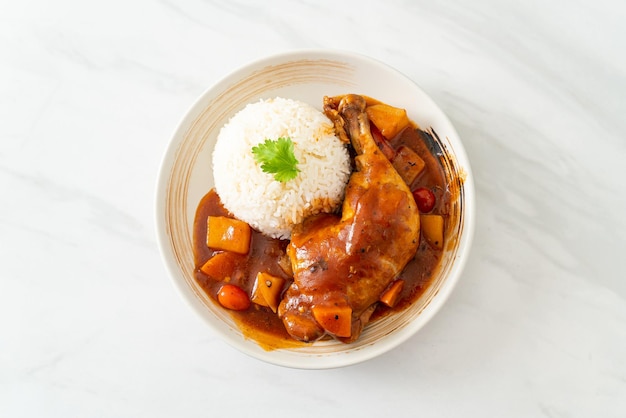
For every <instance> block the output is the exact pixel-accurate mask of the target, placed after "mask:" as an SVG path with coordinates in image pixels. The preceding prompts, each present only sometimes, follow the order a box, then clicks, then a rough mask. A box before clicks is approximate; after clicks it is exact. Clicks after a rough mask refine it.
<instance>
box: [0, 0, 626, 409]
mask: <svg viewBox="0 0 626 418" xmlns="http://www.w3.org/2000/svg"><path fill="white" fill-rule="evenodd" d="M362 3H364V4H362ZM625 20H626V4H625V3H624V2H623V1H621V0H612V1H608V0H607V1H604V0H600V1H597V0H596V1H591V0H582V1H567V2H566V1H561V2H548V1H543V0H541V1H527V2H519V1H505V2H502V1H496V0H491V1H490V0H477V1H473V2H469V1H468V2H464V1H453V2H445V3H444V2H433V1H408V0H407V1H398V0H386V1H385V2H374V1H372V2H361V1H326V0H315V1H294V0H283V1H276V2H253V1H232V2H229V1H226V0H222V1H200V0H190V1H174V0H161V1H147V0H144V1H122V0H110V1H107V2H88V1H67V0H60V1H44V0H33V1H8V0H3V1H0V63H1V65H0V187H1V191H2V204H0V261H1V270H0V272H1V273H0V275H1V277H0V416H2V417H44V416H45V417H137V416H150V417H171V416H184V417H206V416H212V417H218V416H244V415H245V416H254V415H253V414H259V413H262V414H263V416H287V414H290V415H293V413H294V412H296V413H297V415H296V416H339V414H340V413H341V414H348V413H349V416H392V415H390V412H389V411H393V415H399V416H430V417H461V416H463V417H491V416H494V417H495V416H506V417H592V416H593V417H596V416H602V417H623V416H626V303H625V302H626V278H625V277H624V276H625V275H624V271H625V270H626V261H625V260H626V254H625V250H626V216H625V213H626V186H625V185H624V177H625V175H626V168H625V167H626V162H625V161H626V116H625V115H626V53H625V51H626V25H625V24H624V21H625ZM326 47H333V48H340V49H346V50H350V51H354V52H359V53H364V54H367V55H370V56H372V57H374V58H377V59H380V60H382V61H385V62H386V63H388V64H390V65H392V66H394V67H396V68H398V69H399V70H400V71H402V72H404V73H405V74H407V75H408V76H410V77H411V78H412V79H414V80H415V81H416V82H417V83H418V84H419V85H420V86H421V87H422V88H423V89H424V90H425V91H426V92H427V93H429V94H430V95H431V96H432V97H433V98H434V99H435V100H436V101H437V102H438V103H439V104H440V106H441V107H442V108H443V110H444V111H445V112H446V113H447V114H448V115H449V117H450V118H451V120H452V121H453V123H454V124H455V125H456V127H457V129H458V131H459V133H460V135H461V137H462V138H463V140H464V141H465V144H466V148H467V151H468V154H469V156H470V158H471V160H472V162H473V169H474V174H475V179H476V187H477V192H478V221H477V229H476V236H475V245H474V249H473V252H472V255H471V259H470V261H469V263H468V265H467V268H466V271H465V274H464V276H463V277H462V279H461V281H460V283H459V285H458V287H457V289H456V290H455V292H454V294H453V295H452V297H451V299H450V300H449V302H448V304H447V305H446V306H445V307H444V309H443V310H442V311H440V313H439V314H438V315H437V316H436V318H435V319H434V320H433V321H432V322H431V323H429V324H428V325H427V326H426V327H425V328H424V329H423V330H422V331H421V332H420V333H419V334H418V335H416V336H415V337H413V338H412V339H410V340H409V341H408V342H406V343H405V344H403V345H402V346H400V347H399V348H397V349H396V350H394V351H392V352H390V353H388V354H386V355H384V356H382V357H380V358H377V359H374V360H371V361H369V362H366V363H363V364H360V365H356V366H352V367H348V368H342V369H335V370H327V371H302V370H291V369H285V368H281V367H277V366H272V365H268V364H265V363H262V362H259V361H257V360H254V359H252V358H249V357H247V356H245V355H243V354H241V353H239V352H238V351H236V350H234V349H233V348H231V347H230V346H228V345H226V344H225V343H223V342H221V341H220V340H218V339H217V338H215V337H214V336H213V335H212V334H211V333H210V332H209V330H208V329H207V328H206V326H205V324H204V323H202V322H201V321H200V320H199V319H198V318H197V317H196V316H195V314H194V313H193V312H192V311H191V310H190V309H189V308H188V307H187V306H186V305H185V304H184V303H183V301H182V300H181V298H180V297H179V296H178V295H177V294H176V292H175V291H174V288H173V286H172V284H171V283H170V281H169V278H168V277H167V274H166V271H165V268H164V266H163V264H162V262H161V260H160V258H159V252H158V249H157V245H156V238H155V231H154V226H153V224H154V216H153V207H154V189H155V182H156V176H157V171H158V168H159V163H160V159H161V156H162V154H163V152H164V151H165V147H166V144H167V142H168V139H169V136H170V134H171V133H172V132H173V130H174V128H175V126H176V124H177V123H178V121H179V119H180V118H181V117H182V115H183V113H184V112H185V110H186V109H187V108H188V106H190V104H191V103H192V102H193V101H194V100H195V98H196V97H198V96H199V95H200V94H201V93H202V92H203V91H204V90H205V89H206V88H208V87H209V86H210V85H211V84H212V83H214V82H215V81H216V80H218V79H219V78H221V77H223V76H225V75H226V74H227V73H228V72H230V71H232V70H233V69H235V68H237V67H239V66H240V65H243V64H245V63H247V62H249V61H251V60H254V59H257V58H261V57H263V56H265V55H268V54H273V53H277V52H284V51H289V50H293V49H299V48H326ZM381 414H382V415H381Z"/></svg>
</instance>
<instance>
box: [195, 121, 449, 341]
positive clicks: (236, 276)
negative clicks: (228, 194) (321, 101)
mask: <svg viewBox="0 0 626 418" xmlns="http://www.w3.org/2000/svg"><path fill="white" fill-rule="evenodd" d="M389 143H390V145H391V146H392V147H393V148H395V149H398V148H399V147H401V146H403V145H404V146H407V147H409V148H411V149H413V150H414V151H415V152H417V154H419V156H420V157H421V158H422V159H423V160H424V162H425V163H426V165H425V168H424V170H423V171H422V173H421V174H420V175H419V176H418V177H417V178H416V179H415V181H414V182H413V184H411V185H409V186H410V189H411V190H415V189H417V188H419V187H427V188H429V189H431V190H432V191H433V193H434V194H435V197H436V204H435V207H434V208H433V210H432V211H431V212H430V213H435V214H439V215H443V216H444V219H446V223H447V217H448V214H449V204H450V193H449V192H448V190H447V187H446V181H445V173H444V171H443V169H442V166H441V164H440V157H441V156H440V155H438V152H440V150H439V151H438V149H437V147H436V146H435V141H434V139H433V137H432V136H431V135H430V134H429V133H427V132H424V131H421V130H419V129H414V128H412V127H409V128H406V129H405V130H403V131H402V132H400V133H399V134H398V135H397V136H396V137H395V138H393V139H392V140H391V141H389ZM208 216H229V217H233V215H232V214H230V213H229V212H228V211H227V210H226V209H225V208H224V206H223V205H222V203H221V201H220V199H219V196H218V195H217V193H216V192H215V190H214V189H212V190H210V191H209V192H208V193H207V194H206V195H205V196H204V197H203V198H202V200H201V201H200V204H199V205H198V208H197V211H196V217H195V220H194V230H193V232H194V233H193V247H194V248H193V249H194V256H195V266H196V268H195V279H196V281H197V283H198V284H199V285H200V286H201V287H202V289H203V290H204V291H205V292H206V293H207V294H208V295H209V296H210V297H211V298H213V299H214V300H217V293H218V291H219V289H220V287H221V286H222V285H223V284H224V280H223V279H222V278H221V277H215V278H214V277H209V276H208V275H206V274H205V273H204V272H202V271H201V270H200V267H201V266H202V265H203V264H204V263H205V262H206V261H207V260H208V259H209V258H211V257H213V256H214V255H215V254H216V251H214V250H212V249H210V248H208V247H207V245H206V234H207V217H208ZM288 244H289V241H287V240H278V239H272V238H268V237H266V236H264V235H263V234H261V233H260V232H258V231H254V230H253V232H252V237H251V243H250V252H249V253H248V254H247V255H242V256H240V260H239V262H238V263H237V266H236V267H235V271H233V272H228V273H229V274H228V278H227V279H226V280H227V281H228V282H229V283H232V284H235V285H238V286H239V287H241V288H242V289H243V290H245V291H246V292H247V293H248V295H250V294H251V292H252V286H253V285H254V280H255V278H256V275H257V273H258V272H260V271H263V272H267V273H269V274H272V275H274V276H278V277H282V278H284V279H286V280H287V283H286V285H285V287H284V289H287V287H288V286H289V285H290V284H291V282H292V279H291V277H289V276H288V275H287V274H286V273H285V272H284V271H283V270H282V269H281V268H280V267H279V263H278V262H279V260H280V258H281V257H284V254H285V249H286V247H287V245H288ZM442 251H443V250H441V249H436V248H434V247H432V246H431V245H430V244H428V242H426V240H425V239H424V238H420V245H419V248H418V251H417V253H416V254H415V258H413V259H412V260H411V261H410V262H409V263H408V264H407V266H406V267H405V269H404V270H403V271H402V273H401V274H400V276H399V278H400V279H403V280H404V281H405V284H404V287H403V290H402V292H401V294H400V298H399V300H398V302H397V304H396V305H395V306H394V307H393V308H389V307H387V306H385V305H383V304H378V306H377V308H376V311H375V312H374V314H373V315H372V318H371V320H373V321H375V320H377V319H380V318H381V317H384V316H386V315H389V314H390V313H393V312H398V311H401V310H403V309H406V308H407V307H408V306H409V305H411V304H412V303H413V302H414V301H416V300H417V299H418V298H419V297H420V295H422V293H423V292H424V290H425V289H427V288H428V286H429V284H430V282H431V280H432V277H433V273H434V271H435V270H436V268H437V266H438V264H439V262H440V260H441V256H442ZM216 303H217V302H216ZM230 312H231V314H232V315H233V318H234V319H235V321H236V322H237V324H238V326H239V327H240V329H241V330H242V332H243V333H244V335H246V337H248V338H252V339H254V340H256V341H257V342H258V343H259V344H261V346H263V347H264V348H266V349H272V348H279V347H290V346H297V345H302V344H304V343H300V342H297V341H295V340H293V339H292V338H291V337H290V336H289V334H287V332H286V330H285V328H284V326H283V323H282V321H281V320H280V319H279V318H278V315H277V314H275V313H274V312H272V311H271V309H270V308H267V307H263V306H259V305H257V304H254V303H252V304H251V306H250V308H248V309H247V310H245V311H230Z"/></svg>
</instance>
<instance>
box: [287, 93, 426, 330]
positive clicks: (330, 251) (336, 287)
mask: <svg viewBox="0 0 626 418" xmlns="http://www.w3.org/2000/svg"><path fill="white" fill-rule="evenodd" d="M324 100H325V106H324V110H325V113H326V114H327V115H328V116H329V117H330V118H331V119H332V120H333V122H334V123H335V126H336V128H337V130H338V131H339V132H338V136H339V137H340V138H342V137H343V138H345V139H348V138H349V140H350V141H351V143H352V145H353V147H354V149H355V151H356V153H357V156H356V158H355V166H356V167H355V171H354V172H353V173H352V175H351V177H350V180H349V182H348V184H347V186H346V192H345V199H344V202H343V206H342V213H341V216H337V215H333V214H322V215H317V216H313V217H311V218H308V219H306V220H305V221H304V222H303V223H302V224H301V225H299V226H298V227H296V228H295V229H294V231H293V232H292V236H291V243H290V244H289V246H288V248H287V253H288V255H289V258H290V260H291V264H292V268H293V274H294V282H293V284H292V285H291V286H290V287H289V288H288V289H287V290H286V292H285V294H284V296H283V299H282V301H281V303H280V306H279V310H278V314H279V316H280V318H281V319H282V321H283V323H284V325H285V328H286V329H287V331H288V332H289V334H290V335H291V336H292V337H294V338H296V339H298V340H301V341H315V340H317V339H319V338H321V337H323V336H324V335H327V334H329V335H331V336H333V337H335V338H336V339H338V340H340V341H343V342H351V341H354V340H355V339H356V338H358V336H359V334H360V333H361V331H362V329H363V327H364V326H365V324H366V323H367V322H368V321H369V317H370V315H371V314H372V312H373V311H374V308H375V307H376V303H377V302H378V300H379V297H380V295H381V294H382V293H383V292H384V291H385V289H386V288H387V286H388V285H389V284H390V283H391V282H392V281H393V280H394V279H395V278H396V277H397V276H398V275H399V274H400V272H401V271H402V270H403V269H404V267H405V266H406V264H407V263H408V262H409V261H410V260H411V259H412V258H413V257H414V255H415V252H416V250H417V246H418V243H419V233H420V223H419V211H418V209H417V205H416V204H415V200H414V198H413V195H412V194H411V191H410V190H409V188H408V187H407V185H406V184H405V182H404V181H403V180H402V178H401V177H400V176H399V175H398V173H397V172H396V170H395V169H394V167H393V166H392V165H391V163H390V162H389V160H388V159H387V158H386V157H385V156H384V155H383V153H382V152H381V151H380V149H379V148H378V146H377V144H376V143H375V141H374V139H373V138H372V135H371V132H370V125H369V120H368V117H367V114H366V112H365V107H366V101H365V98H364V97H362V96H358V95H346V96H340V97H332V98H331V97H326V98H325V99H324ZM342 131H343V132H342ZM346 318H347V319H346ZM346 320H347V324H346ZM333 321H337V322H342V324H333Z"/></svg>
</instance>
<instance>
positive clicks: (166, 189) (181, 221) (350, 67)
mask: <svg viewBox="0 0 626 418" xmlns="http://www.w3.org/2000/svg"><path fill="white" fill-rule="evenodd" d="M346 93H358V94H364V95H367V96H370V97H374V98H376V99H378V100H381V101H383V102H386V103H389V104H391V105H394V106H397V107H403V108H405V109H407V112H408V114H409V117H410V118H411V119H412V120H413V121H415V122H417V123H418V124H419V125H420V126H421V127H422V129H425V130H426V129H428V128H429V127H432V128H433V129H434V131H435V132H436V133H437V134H438V137H439V145H441V147H442V148H443V149H444V150H445V151H446V154H447V155H448V156H449V158H448V159H447V164H448V165H449V168H450V170H452V171H455V173H456V175H458V177H460V178H461V179H460V180H458V179H457V180H458V181H457V180H455V185H454V187H456V188H457V192H458V193H456V194H457V195H458V197H457V199H456V200H455V201H454V202H453V203H452V206H453V210H452V212H453V215H452V222H450V225H451V226H450V227H449V228H447V231H446V234H447V235H450V234H453V235H455V236H456V238H455V239H450V240H448V245H447V250H446V252H445V255H444V257H443V261H442V265H441V267H440V269H439V270H438V272H437V277H436V278H435V280H434V281H433V284H432V286H431V287H430V288H429V289H428V290H427V291H426V292H425V293H424V294H423V295H422V297H421V298H420V299H419V300H417V301H416V303H414V304H413V305H412V306H411V307H410V308H409V309H407V310H405V311H403V312H401V313H398V314H394V315H392V316H388V317H385V318H383V319H381V320H379V321H376V322H374V323H372V324H370V325H369V326H367V327H366V329H365V330H364V332H363V334H362V335H361V336H360V338H359V339H358V340H357V341H356V342H354V343H352V344H343V343H340V342H336V341H334V340H333V341H322V342H317V343H314V344H311V345H307V346H304V347H298V348H290V349H276V350H271V351H267V350H265V349H263V348H261V347H260V346H259V345H258V344H257V343H256V342H255V341H253V340H250V339H246V338H245V337H244V336H243V334H242V333H241V331H240V330H239V329H238V328H237V326H236V324H235V322H234V321H233V320H232V318H231V316H230V315H229V313H228V312H227V311H226V310H225V309H223V308H221V307H220V306H219V305H217V303H215V302H214V301H213V300H212V299H211V298H210V297H208V296H207V295H206V294H205V293H204V292H203V290H202V289H201V288H200V287H199V285H198V284H197V283H196V282H195V280H194V275H193V271H194V261H193V250H192V229H193V221H194V215H195V210H196V207H197V205H198V203H199V201H200V199H201V198H202V196H204V194H205V193H207V192H208V191H209V189H211V188H212V187H213V176H212V168H211V152H212V149H213V146H214V144H215V140H216V137H217V134H218V132H219V129H220V128H221V127H222V125H224V123H225V122H226V121H227V120H228V119H229V118H230V117H231V116H233V115H234V114H235V113H236V112H237V111H239V110H241V109H242V108H243V107H245V105H247V104H248V103H251V102H255V101H257V100H258V99H260V98H270V97H275V96H281V97H285V98H291V99H296V100H301V101H304V102H306V103H309V104H311V105H313V106H315V107H316V108H318V109H320V110H321V106H322V99H323V96H325V95H330V96H332V95H340V94H346ZM474 206H475V202H474V188H473V180H472V175H471V170H470V165H469V161H468V159H467V156H466V154H465V150H464V149H463V145H462V144H461V140H460V139H459V137H458V135H457V133H456V131H455V129H454V127H453V126H452V124H451V123H450V121H449V120H448V118H447V117H446V116H445V115H444V114H443V112H442V111H441V110H440V109H439V108H438V107H437V105H436V104H435V103H434V102H433V101H432V100H431V99H430V98H429V97H428V96H427V95H426V94H425V93H424V92H423V91H422V90H421V89H420V88H419V87H418V86H417V85H416V84H415V83H414V82H413V81H411V80H410V79H408V78H407V77H405V76H404V75H402V74H401V73H399V72H398V71H396V70H394V69H392V68H390V67H388V66H386V65H385V64H382V63H380V62H378V61H376V60H373V59H371V58H368V57H364V56H361V55H356V54H352V53H345V52H338V51H320V50H311V51H298V52H293V53H286V54H281V55H276V56H272V57H268V58H265V59H262V60H259V61H256V62H253V63H251V64H249V65H246V66H245V67H243V68H240V69H238V70H236V71H234V72H233V73H232V74H230V75H229V76H227V77H225V78H224V79H222V80H221V81H219V82H218V83H216V84H215V85H214V86H213V87H211V88H209V89H208V90H207V91H206V92H205V93H204V94H203V95H202V96H201V97H200V98H199V99H198V100H197V101H196V103H194V104H193V105H192V106H191V108H190V109H189V111H188V112H187V114H186V115H185V116H184V117H183V119H182V121H181V122H180V124H179V126H178V128H177V129H176V131H175V132H174V135H173V137H172V139H171V143H170V144H169V147H168V148H167V151H166V153H165V156H164V158H163V161H162V166H161V171H160V174H159V179H158V185H157V201H156V226H157V232H158V240H159V245H160V249H161V253H162V256H163V259H164V262H165V265H166V267H167V269H168V271H169V274H170V275H171V278H172V280H173V282H174V284H175V287H176V288H177V289H178V290H179V291H180V294H181V295H182V297H183V299H184V300H185V301H186V302H187V303H188V304H189V305H190V306H191V307H192V309H193V310H194V311H195V312H196V313H197V314H198V315H200V317H201V318H203V319H204V321H205V322H206V323H207V324H208V325H209V327H210V328H211V330H212V332H213V333H215V334H217V335H219V336H220V337H221V338H223V339H224V340H225V341H226V342H228V343H229V344H231V345H232V346H234V347H236V348H237V349H239V350H241V351H242V352H244V353H246V354H249V355H251V356H253V357H256V358H258V359H260V360H263V361H266V362H269V363H273V364H276V365H281V366H287V367H294V368H303V369H325V368H332V367H340V366H346V365H350V364H355V363H359V362H362V361H365V360H368V359H371V358H373V357H375V356H378V355H380V354H382V353H385V352H387V351H389V350H391V349H392V348H394V347H396V346H398V345H399V344H401V343H402V342H404V341H406V340H407V339H408V338H409V337H411V336H412V335H413V334H415V333H416V332H417V331H418V330H419V329H420V328H421V327H422V326H423V325H424V324H426V322H428V321H429V320H430V319H431V318H432V317H433V315H434V314H435V313H436V312H437V311H438V310H439V308H440V307H441V306H442V305H443V304H444V302H445V301H446V299H447V298H448V296H449V295H450V293H451V291H452V289H453V287H454V286H455V284H456V283H457V281H458V279H459V277H460V275H461V272H462V269H463V267H464V265H465V261H466V259H467V257H468V253H469V250H470V245H471V241H472V237H473V230H474Z"/></svg>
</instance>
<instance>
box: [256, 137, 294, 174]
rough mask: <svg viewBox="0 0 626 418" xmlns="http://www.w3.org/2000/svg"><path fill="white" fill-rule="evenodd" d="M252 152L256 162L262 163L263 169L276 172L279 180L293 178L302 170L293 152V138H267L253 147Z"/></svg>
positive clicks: (266, 171)
mask: <svg viewBox="0 0 626 418" xmlns="http://www.w3.org/2000/svg"><path fill="white" fill-rule="evenodd" d="M252 154H253V155H254V159H255V160H256V162H258V163H259V164H261V170H263V172H265V173H271V174H274V179H276V180H277V181H281V182H285V181H289V180H292V179H294V178H295V177H296V176H297V175H298V172H300V170H298V167H297V166H298V160H297V159H296V156H295V155H294V153H293V142H292V141H291V138H288V137H280V138H278V139H277V140H272V139H266V140H265V142H262V143H260V144H259V145H257V146H255V147H252Z"/></svg>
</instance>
